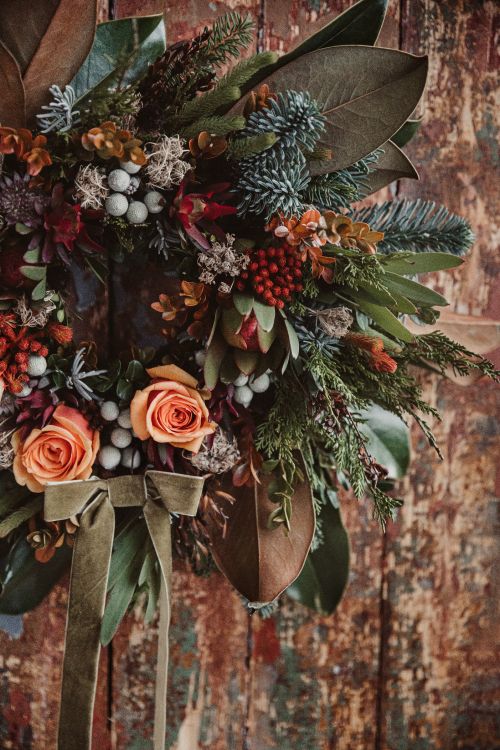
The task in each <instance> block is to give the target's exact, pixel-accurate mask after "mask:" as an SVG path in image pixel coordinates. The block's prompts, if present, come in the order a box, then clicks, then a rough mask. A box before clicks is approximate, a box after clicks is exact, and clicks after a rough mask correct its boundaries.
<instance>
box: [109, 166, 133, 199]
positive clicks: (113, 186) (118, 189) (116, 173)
mask: <svg viewBox="0 0 500 750" xmlns="http://www.w3.org/2000/svg"><path fill="white" fill-rule="evenodd" d="M108 185H109V187H110V190H114V192H115V193H124V192H125V190H126V189H127V188H128V186H129V185H130V175H129V173H128V172H125V170H124V169H113V171H112V172H110V173H109V174H108Z"/></svg>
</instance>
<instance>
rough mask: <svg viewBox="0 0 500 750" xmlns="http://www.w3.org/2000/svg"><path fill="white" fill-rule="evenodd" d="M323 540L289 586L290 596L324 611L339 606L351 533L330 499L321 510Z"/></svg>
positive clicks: (347, 563)
mask: <svg viewBox="0 0 500 750" xmlns="http://www.w3.org/2000/svg"><path fill="white" fill-rule="evenodd" d="M320 522H321V529H322V531H323V541H322V543H321V544H320V546H319V547H317V549H315V550H314V551H313V552H310V553H309V557H308V558H307V560H306V562H305V565H304V568H303V570H302V572H301V574H300V576H299V577H298V578H297V579H296V580H295V581H294V582H293V583H292V584H291V586H290V587H289V588H288V590H287V594H288V596H290V597H291V598H292V599H295V600H296V601H298V602H300V603H301V604H304V605H305V606H306V607H310V608H311V609H314V610H316V611H317V612H320V613H322V614H328V615H330V614H332V612H334V610H335V609H336V608H337V606H338V604H339V602H340V600H341V598H342V595H343V593H344V591H345V588H346V586H347V581H348V579H349V554H350V552H349V537H348V535H347V531H346V530H345V528H344V525H343V523H342V518H341V515H340V510H339V509H338V508H335V507H334V506H333V505H332V503H331V502H327V503H325V504H324V505H323V506H322V507H321V511H320Z"/></svg>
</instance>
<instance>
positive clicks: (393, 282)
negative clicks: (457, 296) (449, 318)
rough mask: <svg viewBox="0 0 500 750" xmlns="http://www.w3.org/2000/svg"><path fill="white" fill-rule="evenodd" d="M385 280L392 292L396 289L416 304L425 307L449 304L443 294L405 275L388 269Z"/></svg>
mask: <svg viewBox="0 0 500 750" xmlns="http://www.w3.org/2000/svg"><path fill="white" fill-rule="evenodd" d="M384 281H385V283H386V284H387V286H388V288H389V290H390V291H391V293H392V290H393V289H394V290H395V291H396V292H399V293H400V294H404V295H405V297H407V298H408V299H409V300H412V302H415V304H416V305H419V306H423V307H433V306H434V305H436V306H438V307H446V305H448V300H447V299H446V298H445V297H443V295H442V294H438V293H437V292H435V291H433V290H432V289H429V288H428V287H426V286H424V285H423V284H418V283H417V282H416V281H412V280H411V279H406V278H405V277H404V276H399V275H398V274H395V273H391V272H390V271H388V272H386V274H385V277H384Z"/></svg>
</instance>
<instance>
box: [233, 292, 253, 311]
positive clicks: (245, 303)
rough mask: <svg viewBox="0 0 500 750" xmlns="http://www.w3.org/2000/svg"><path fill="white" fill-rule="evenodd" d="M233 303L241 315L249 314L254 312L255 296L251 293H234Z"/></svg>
mask: <svg viewBox="0 0 500 750" xmlns="http://www.w3.org/2000/svg"><path fill="white" fill-rule="evenodd" d="M233 305H234V306H235V308H236V309H237V310H238V312H239V313H240V314H241V315H249V314H250V313H251V312H252V307H253V297H252V296H251V295H250V294H241V293H240V292H236V294H233Z"/></svg>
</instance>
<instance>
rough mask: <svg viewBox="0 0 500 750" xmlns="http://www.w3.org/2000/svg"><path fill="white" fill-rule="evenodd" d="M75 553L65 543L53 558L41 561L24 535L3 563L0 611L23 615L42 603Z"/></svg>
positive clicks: (67, 568) (5, 613)
mask: <svg viewBox="0 0 500 750" xmlns="http://www.w3.org/2000/svg"><path fill="white" fill-rule="evenodd" d="M71 553H72V550H71V548H70V547H67V546H66V545H65V546H64V547H61V548H60V549H58V550H56V554H55V555H54V557H53V558H52V559H51V560H49V561H48V562H46V563H39V562H37V561H36V560H35V556H34V550H33V549H32V548H31V547H30V545H29V544H28V542H27V541H26V540H25V539H24V538H22V537H21V538H20V539H19V540H18V542H16V544H15V545H14V547H13V548H12V549H11V552H10V555H9V559H8V561H7V562H6V563H5V565H4V566H2V568H3V570H2V573H1V578H2V589H1V594H0V613H1V614H4V615H19V614H22V613H23V612H28V611H29V610H31V609H34V608H35V607H36V606H38V604H40V602H41V601H42V600H43V599H44V598H45V597H46V596H47V594H48V593H49V591H50V590H51V589H52V588H53V587H54V586H55V584H56V583H57V581H58V580H59V579H60V577H61V576H62V575H63V573H65V572H66V571H67V570H69V566H70V561H71Z"/></svg>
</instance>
